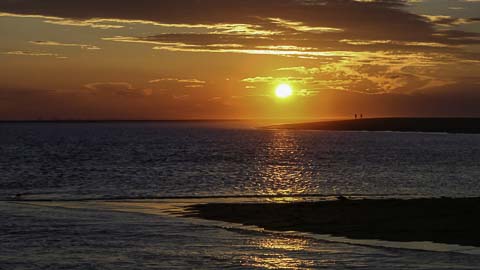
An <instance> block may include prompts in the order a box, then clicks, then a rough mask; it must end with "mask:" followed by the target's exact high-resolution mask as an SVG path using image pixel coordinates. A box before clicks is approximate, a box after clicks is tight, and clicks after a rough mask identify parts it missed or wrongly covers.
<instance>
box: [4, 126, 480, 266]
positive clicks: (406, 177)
mask: <svg viewBox="0 0 480 270" xmlns="http://www.w3.org/2000/svg"><path fill="white" fill-rule="evenodd" d="M0 153H1V155H0V169H1V174H0V199H3V200H8V199H10V198H12V196H14V195H15V194H22V195H21V196H20V197H18V198H17V199H18V200H20V201H21V200H25V201H30V202H29V203H26V202H19V201H17V202H13V201H3V202H0V230H1V232H0V269H2V270H3V269H478V265H480V256H479V255H468V254H461V253H457V252H431V251H419V250H415V249H404V248H395V247H393V248H392V247H389V248H387V247H382V246H375V245H365V244H358V243H342V242H338V241H333V242H332V241H324V240H321V239H318V238H315V237H308V236H303V235H287V234H284V233H272V232H262V231H255V230H249V229H247V228H242V227H230V226H226V225H224V224H219V223H218V222H217V223H215V222H200V221H198V220H197V221H195V220H190V219H185V218H180V217H177V216H174V215H171V214H169V212H168V211H166V210H168V207H169V205H170V204H169V203H168V200H159V201H152V200H151V199H154V198H157V199H158V198H162V197H169V198H171V197H179V198H182V197H183V198H184V199H182V200H184V201H185V202H186V203H194V202H195V200H194V199H190V197H208V198H209V199H208V200H209V201H216V200H218V199H215V197H219V196H220V197H222V196H224V197H230V198H227V200H233V199H235V200H240V201H241V200H244V201H245V200H254V199H255V200H263V199H262V198H261V196H266V195H292V194H296V195H308V196H321V195H331V194H347V195H348V194H354V195H359V196H367V197H368V196H376V195H379V196H384V195H389V196H407V197H408V196H426V197H432V196H478V195H480V177H479V176H480V162H479V161H480V136H479V135H462V134H456V135H453V134H427V133H425V134H422V133H392V132H380V133H370V132H313V131H281V130H260V129H254V128H249V127H248V126H246V125H245V124H241V123H228V124H227V125H226V124H225V123H96V124H95V123H89V124H86V123H85V124H46V123H44V124H31V123H24V124H18V123H17V124H5V123H4V124H0ZM249 195H254V198H246V197H244V196H249ZM186 197H189V199H186ZM212 197H213V198H212ZM135 198H147V199H148V198H149V199H150V200H144V202H145V203H146V204H149V205H151V206H149V207H150V208H151V209H150V210H148V211H147V210H145V209H142V208H138V207H135V206H132V202H131V201H129V200H127V199H135ZM298 198H299V199H301V197H298ZM45 199H48V200H52V201H53V202H49V203H45V202H39V201H42V200H45ZM84 199H87V201H83V200H84ZM88 199H103V200H106V199H121V200H117V202H116V203H120V204H121V203H124V204H123V205H121V206H118V205H117V206H116V207H112V206H111V205H109V202H100V201H88ZM35 200H36V201H35ZM64 200H69V202H65V201H64ZM268 200H270V201H271V200H288V199H282V198H276V197H273V198H269V199H268ZM129 204H130V206H129ZM152 209H153V210H152ZM393 246H395V245H393Z"/></svg>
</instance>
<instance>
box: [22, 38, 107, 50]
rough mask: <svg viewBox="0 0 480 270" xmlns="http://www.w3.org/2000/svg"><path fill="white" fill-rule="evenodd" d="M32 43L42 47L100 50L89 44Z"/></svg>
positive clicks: (39, 41) (41, 41) (40, 41)
mask: <svg viewBox="0 0 480 270" xmlns="http://www.w3.org/2000/svg"><path fill="white" fill-rule="evenodd" d="M30 43H32V44H35V45H41V46H60V47H78V48H81V49H85V50H100V48H99V47H97V46H95V45H88V44H76V43H63V42H56V41H43V40H38V41H30Z"/></svg>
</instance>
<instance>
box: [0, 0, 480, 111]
mask: <svg viewBox="0 0 480 270" xmlns="http://www.w3.org/2000/svg"><path fill="white" fill-rule="evenodd" d="M479 14H480V1H475V0H423V1H419V0H416V1H407V0H405V1H404V0H382V1H380V0H379V1H375V0H368V1H367V0H356V1H355V0H263V1H262V0H256V1H253V0H230V1H225V0H204V1H196V0H183V1H182V0H175V1H173V0H163V1H155V0H137V1H114V0H95V1H93V0H84V1H75V2H74V1H65V0H41V1H40V0H9V1H2V2H0V34H1V36H2V39H1V40H0V119H5V120H6V119H12V120H15V119H40V118H41V119H192V118H194V119H208V118H215V119H220V118H237V119H238V118H254V119H258V118H291V119H314V118H336V117H350V116H351V115H352V114H354V113H363V114H365V115H367V116H480V106H479V104H480V18H479ZM282 83H288V84H289V85H291V86H292V87H293V88H294V90H295V94H294V96H292V97H291V98H288V99H284V100H280V99H278V98H276V97H275V95H274V91H275V87H276V86H277V85H279V84H282Z"/></svg>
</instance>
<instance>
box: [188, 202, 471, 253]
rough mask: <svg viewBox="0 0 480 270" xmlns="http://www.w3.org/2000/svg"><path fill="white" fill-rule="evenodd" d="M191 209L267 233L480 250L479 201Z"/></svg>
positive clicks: (192, 213) (226, 205)
mask: <svg viewBox="0 0 480 270" xmlns="http://www.w3.org/2000/svg"><path fill="white" fill-rule="evenodd" d="M189 210H190V214H188V215H189V216H195V217H200V218H204V219H210V220H220V221H226V222H233V223H240V224H244V225H256V226H259V227H262V228H265V229H268V230H278V231H300V232H311V233H317V234H330V235H333V236H342V237H348V238H352V239H377V240H386V241H400V242H410V241H431V242H436V243H444V244H459V245H466V246H477V247H480V198H462V199H450V198H440V199H411V200H400V199H386V200H370V199H368V200H367V199H365V200H346V199H343V200H337V201H324V202H301V203H283V204H279V203H260V204H257V203H253V204H247V203H243V204H240V203H211V204H198V205H194V206H191V207H190V208H189Z"/></svg>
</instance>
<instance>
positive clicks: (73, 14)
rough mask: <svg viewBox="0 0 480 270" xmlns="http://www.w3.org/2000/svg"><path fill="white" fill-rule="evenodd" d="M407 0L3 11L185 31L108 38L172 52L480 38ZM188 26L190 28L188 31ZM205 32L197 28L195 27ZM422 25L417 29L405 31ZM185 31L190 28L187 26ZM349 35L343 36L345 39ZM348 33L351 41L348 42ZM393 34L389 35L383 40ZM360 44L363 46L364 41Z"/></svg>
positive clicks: (2, 7) (369, 46) (399, 45)
mask: <svg viewBox="0 0 480 270" xmlns="http://www.w3.org/2000/svg"><path fill="white" fill-rule="evenodd" d="M409 2H411V1H404V0H377V1H354V0H263V1H254V0H231V1H223V0H205V1H197V0H180V1H179V0H175V1H174V0H163V1H156V0H142V1H141V3H136V2H131V1H114V0H103V1H96V0H95V1H94V0H85V1H82V3H81V4H80V3H74V2H72V1H62V0H42V1H41V3H40V2H39V1H36V0H22V1H4V2H0V11H2V12H4V13H3V14H10V15H16V16H31V17H42V18H44V19H46V20H48V21H49V22H50V23H59V24H70V25H75V24H77V25H82V24H86V25H89V26H92V27H95V26H93V25H97V26H98V27H101V26H102V25H103V26H105V27H104V28H108V27H123V26H125V25H126V24H139V23H142V24H151V25H156V26H161V27H169V28H172V27H173V28H178V32H175V33H170V34H158V35H151V36H146V37H135V36H129V37H121V36H117V37H106V38H104V40H109V41H116V42H128V43H143V44H151V45H153V46H154V47H153V48H154V49H156V50H162V51H173V52H199V53H218V52H222V53H243V54H257V55H280V56H288V57H299V58H318V57H322V56H325V54H326V53H328V52H330V51H343V50H345V51H365V50H368V51H378V50H402V51H411V50H416V51H425V50H431V51H441V50H455V49H457V50H458V51H460V49H458V48H455V46H457V45H468V44H480V34H476V33H469V32H464V31H459V30H457V31H446V30H441V29H436V27H435V26H437V25H438V24H445V25H446V24H448V25H458V24H463V23H468V22H470V21H473V19H458V18H452V17H448V16H440V15H417V14H413V13H411V12H409V11H408V9H407V8H406V7H407V5H408V4H409ZM185 28H186V29H187V32H185ZM192 28H195V29H198V30H199V31H200V30H201V31H200V32H201V33H191V31H188V29H192ZM405 29H415V31H405ZM182 31H183V32H182ZM342 41H344V42H342ZM345 41H349V42H345ZM381 41H386V42H381ZM359 47H361V48H359Z"/></svg>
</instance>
